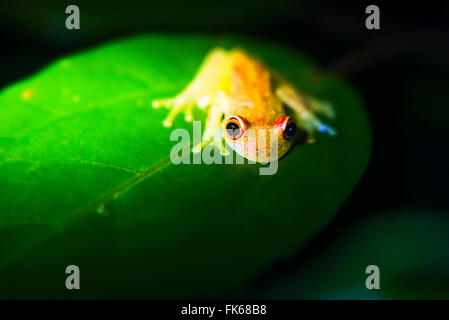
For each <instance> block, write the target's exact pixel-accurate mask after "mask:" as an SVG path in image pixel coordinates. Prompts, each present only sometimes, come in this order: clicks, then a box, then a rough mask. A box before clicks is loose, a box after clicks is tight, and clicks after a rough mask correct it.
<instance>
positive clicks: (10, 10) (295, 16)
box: [0, 0, 449, 285]
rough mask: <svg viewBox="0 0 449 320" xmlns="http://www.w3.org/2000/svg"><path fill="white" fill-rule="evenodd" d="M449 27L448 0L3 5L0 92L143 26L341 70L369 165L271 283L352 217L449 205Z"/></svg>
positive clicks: (0, 7)
mask: <svg viewBox="0 0 449 320" xmlns="http://www.w3.org/2000/svg"><path fill="white" fill-rule="evenodd" d="M69 4H77V5H78V6H79V7H80V11H81V30H79V31H75V30H67V29H65V18H66V17H67V15H66V14H65V8H66V6H67V5H69ZM369 4H376V5H378V6H379V8H380V20H381V29H380V30H367V29H366V28H365V19H366V17H367V14H365V8H366V6H367V5H369ZM448 29H449V4H448V3H447V2H446V3H444V2H443V1H441V2H433V1H426V2H420V3H416V4H414V3H413V2H394V3H392V1H390V2H387V1H371V2H364V1H345V2H344V3H343V2H341V1H339V2H336V1H290V0H283V1H265V0H261V1H235V0H231V1H221V2H210V1H159V2H154V1H153V2H152V1H146V2H143V1H134V2H133V1H85V0H80V1H73V3H72V2H70V3H69V2H65V1H53V2H48V1H47V2H46V1H34V2H32V1H4V2H3V3H2V4H1V5H0V40H1V44H2V49H1V51H0V52H1V58H0V69H1V73H0V88H4V87H5V86H7V85H9V84H12V83H14V82H16V81H19V80H21V79H22V78H25V77H27V76H29V75H30V74H33V73H34V72H36V71H38V70H39V69H41V68H42V67H43V66H45V65H46V64H47V63H49V62H51V61H52V60H54V59H56V58H58V57H61V56H64V55H66V54H69V53H73V52H75V51H80V50H84V49H86V48H90V47H93V46H95V45H97V44H100V43H103V42H105V41H107V40H111V39H115V38H117V37H126V36H128V35H133V34H136V33H142V32H178V33H187V32H205V33H212V34H221V33H240V34H246V35H251V36H255V37H260V38H264V39H271V40H274V41H277V42H281V43H284V44H287V45H289V46H291V47H295V48H297V50H299V51H302V52H305V53H306V54H308V55H309V56H311V57H313V58H314V59H315V60H316V61H317V62H318V63H319V64H320V65H321V66H322V68H323V69H324V70H327V71H330V72H336V73H339V74H341V75H342V76H343V77H345V78H346V79H347V80H348V81H349V82H350V83H351V84H352V85H353V86H354V87H355V88H356V89H357V90H358V91H359V92H360V93H361V95H362V97H363V100H364V101H365V105H366V108H367V111H368V114H369V117H370V120H371V125H372V132H373V141H374V144H373V145H374V146H373V152H372V157H371V160H370V164H369V166H368V168H367V170H366V172H365V174H364V175H363V177H362V179H361V180H360V182H359V184H358V185H357V186H356V188H355V190H354V192H353V194H352V196H351V197H350V198H349V199H348V200H347V201H346V203H345V204H344V206H343V207H342V208H341V210H340V212H339V214H338V215H337V217H336V219H335V220H334V221H333V222H332V224H331V225H330V226H328V227H327V228H326V229H325V230H324V231H323V232H322V233H321V234H320V235H319V236H318V237H317V238H315V239H314V240H313V241H312V243H310V244H309V246H308V247H307V248H306V249H305V250H304V251H302V252H301V253H300V254H299V255H298V257H296V258H294V259H293V261H287V262H285V263H283V264H281V265H278V266H276V267H275V268H273V270H271V271H269V272H268V274H267V275H266V277H265V278H263V279H261V284H262V285H263V284H264V283H265V282H267V281H271V280H272V279H275V278H276V277H277V275H278V274H281V273H283V272H285V271H286V268H287V269H288V268H289V267H290V266H291V265H294V264H295V263H296V262H298V261H303V260H304V259H308V258H310V256H311V255H313V253H314V252H316V251H319V250H320V247H321V246H323V245H324V243H326V242H327V241H329V239H332V237H333V235H334V233H335V232H336V230H338V229H339V228H341V227H342V226H344V225H347V224H348V223H350V222H354V221H357V220H360V219H363V218H365V217H366V216H369V215H374V214H376V213H377V212H379V211H382V210H385V209H390V208H398V207H410V208H418V209H419V208H422V209H438V210H443V211H446V212H449V211H448V210H447V209H448V208H449V197H448V181H449V180H448V179H449V169H448V164H449V144H448V140H449V131H448V128H449V120H448V119H449V112H448V110H449V103H448V101H449V59H448V57H449V32H448ZM0 125H1V124H0Z"/></svg>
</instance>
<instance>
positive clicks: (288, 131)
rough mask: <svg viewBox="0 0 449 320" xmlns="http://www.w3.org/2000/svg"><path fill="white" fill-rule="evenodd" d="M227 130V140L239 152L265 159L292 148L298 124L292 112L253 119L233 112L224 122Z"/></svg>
mask: <svg viewBox="0 0 449 320" xmlns="http://www.w3.org/2000/svg"><path fill="white" fill-rule="evenodd" d="M253 120H254V119H253ZM223 130H224V137H225V140H226V142H227V144H228V145H229V146H230V147H231V148H232V149H234V150H235V151H236V152H237V153H238V154H240V155H241V156H243V157H245V158H247V159H249V160H252V161H256V162H263V163H265V162H271V161H275V160H278V159H279V158H281V157H282V156H283V155H284V154H285V153H287V151H288V150H289V149H290V148H291V146H292V144H293V138H294V136H295V134H296V124H295V122H294V121H293V120H292V119H291V118H290V117H288V116H283V117H279V118H277V119H275V120H274V121H266V120H264V121H253V122H252V123H251V122H249V121H247V120H246V119H245V118H244V117H241V116H239V115H233V116H230V117H229V118H228V119H227V121H225V122H224V128H223ZM276 151H277V152H276Z"/></svg>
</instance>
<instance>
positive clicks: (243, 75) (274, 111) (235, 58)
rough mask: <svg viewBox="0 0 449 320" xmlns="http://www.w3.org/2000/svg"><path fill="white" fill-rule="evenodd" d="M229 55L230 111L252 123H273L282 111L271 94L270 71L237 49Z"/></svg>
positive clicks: (279, 104) (277, 100) (278, 102)
mask: <svg viewBox="0 0 449 320" xmlns="http://www.w3.org/2000/svg"><path fill="white" fill-rule="evenodd" d="M230 56H231V79H230V80H231V81H230V96H231V106H230V112H231V113H233V114H235V113H237V114H240V115H242V116H243V117H245V118H247V119H251V120H253V121H255V122H267V121H274V120H275V118H276V117H277V116H278V115H279V114H281V113H282V111H283V110H282V105H281V103H280V101H279V99H278V98H277V97H276V96H275V95H274V93H273V89H272V87H271V74H270V71H269V70H268V69H267V68H266V67H265V66H264V65H263V64H262V63H260V62H259V61H258V60H257V59H254V58H253V57H251V56H248V55H247V54H246V53H245V52H244V51H242V50H240V49H235V50H232V51H231V52H230Z"/></svg>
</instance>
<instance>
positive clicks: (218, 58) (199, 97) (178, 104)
mask: <svg viewBox="0 0 449 320" xmlns="http://www.w3.org/2000/svg"><path fill="white" fill-rule="evenodd" d="M229 72H230V71H229V53H228V52H227V51H225V50H224V49H221V48H216V49H213V50H212V51H211V52H210V53H209V54H208V55H207V56H206V58H205V59H204V62H203V63H202V65H201V66H200V68H199V69H198V72H197V74H196V76H195V77H194V78H193V80H192V81H191V82H190V83H189V84H188V85H187V87H186V88H185V89H184V90H183V91H182V92H181V93H179V94H178V95H176V96H175V97H172V98H167V99H159V100H154V101H153V107H155V108H158V107H160V106H164V107H167V108H168V109H170V112H169V113H168V115H167V117H166V118H165V119H164V121H163V125H164V126H166V127H171V126H172V124H173V120H174V119H175V117H176V116H177V115H178V114H179V113H184V117H185V120H186V121H192V120H193V108H194V107H195V106H198V107H199V108H200V109H206V108H208V107H209V106H210V105H211V104H212V103H213V100H214V97H215V95H216V94H217V92H219V91H220V90H223V89H224V88H223V87H224V86H226V84H227V81H228V79H229Z"/></svg>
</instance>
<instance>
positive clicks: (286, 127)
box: [275, 117, 296, 140]
mask: <svg viewBox="0 0 449 320" xmlns="http://www.w3.org/2000/svg"><path fill="white" fill-rule="evenodd" d="M275 127H277V128H278V129H279V131H280V133H282V137H284V139H286V140H290V139H292V138H293V137H294V136H295V134H296V124H295V122H294V121H293V120H292V118H290V117H282V118H279V119H277V120H276V123H275Z"/></svg>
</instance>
